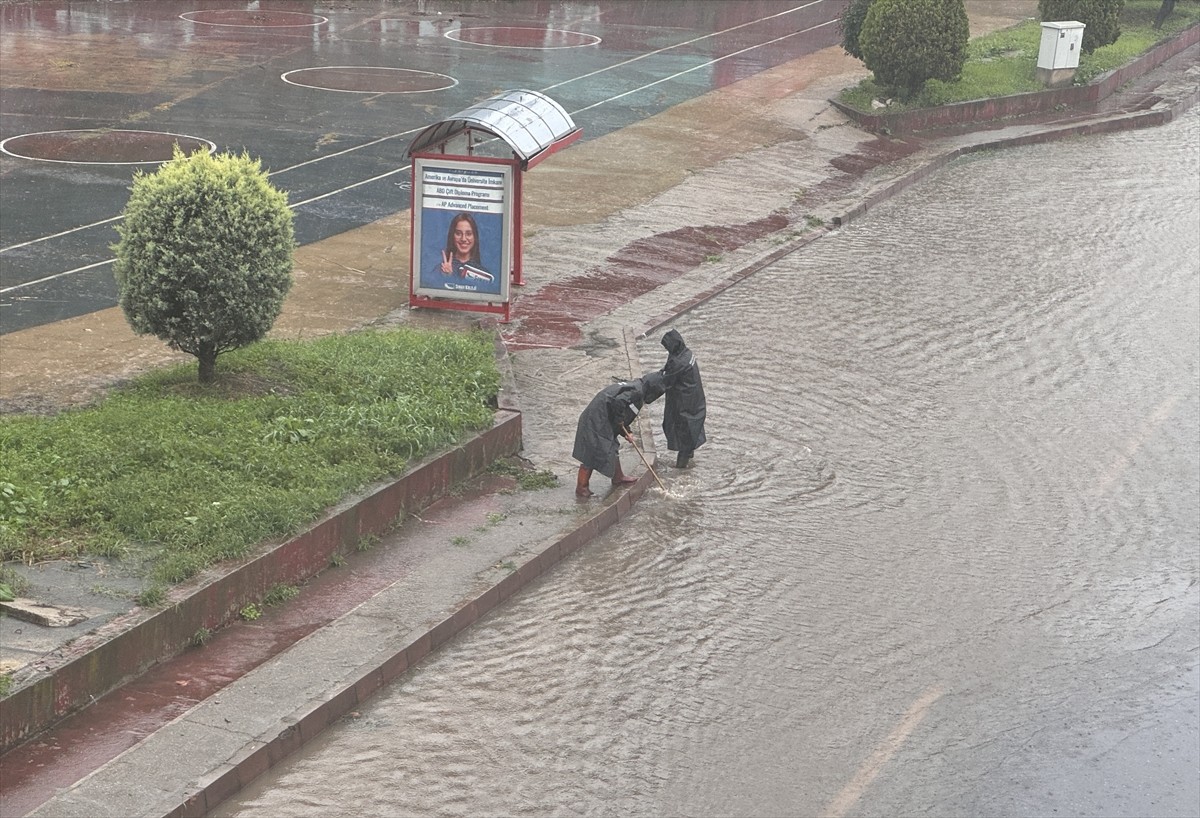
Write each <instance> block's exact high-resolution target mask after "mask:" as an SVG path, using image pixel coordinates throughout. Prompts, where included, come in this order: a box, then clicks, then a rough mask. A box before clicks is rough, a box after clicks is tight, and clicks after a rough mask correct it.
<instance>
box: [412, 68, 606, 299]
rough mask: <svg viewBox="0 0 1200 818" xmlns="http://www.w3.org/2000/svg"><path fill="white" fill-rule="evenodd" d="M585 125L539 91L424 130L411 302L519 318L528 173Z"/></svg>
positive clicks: (415, 191) (415, 192)
mask: <svg viewBox="0 0 1200 818" xmlns="http://www.w3.org/2000/svg"><path fill="white" fill-rule="evenodd" d="M581 136H583V131H582V129H580V128H579V127H577V126H576V125H575V123H574V122H573V121H572V120H571V117H570V115H568V114H567V112H566V111H565V110H563V108H562V106H561V105H559V104H558V103H557V102H555V101H554V100H552V99H550V98H549V97H547V96H546V95H545V94H541V93H539V92H537V91H522V90H516V91H505V92H504V93H501V94H497V95H496V96H493V97H489V98H488V99H485V100H483V101H482V102H479V103H476V104H475V105H472V106H471V107H469V108H467V109H465V110H463V111H459V112H458V113H457V114H454V115H453V116H452V117H449V118H448V119H444V120H442V121H441V122H437V123H435V124H433V125H430V126H429V127H427V128H425V129H424V130H422V131H421V132H420V133H418V134H417V135H416V137H415V138H414V139H413V140H412V142H411V143H410V144H409V146H408V157H409V158H410V159H411V160H412V173H413V184H412V253H411V254H410V258H411V259H412V262H411V268H410V276H409V306H410V307H432V308H436V309H453V310H470V311H474V312H487V313H496V314H499V315H502V316H503V318H502V320H503V321H505V322H507V321H508V320H509V318H510V316H511V304H512V293H511V285H518V286H519V285H521V284H523V283H524V279H523V277H522V274H521V255H522V254H521V243H522V238H521V235H522V231H521V179H522V174H523V173H524V172H525V171H527V170H529V169H531V168H533V167H534V166H536V165H538V164H540V163H541V162H543V161H545V160H546V159H548V158H549V157H550V156H552V155H554V154H555V153H557V152H558V151H560V150H562V149H563V148H565V147H567V146H568V145H570V144H572V143H574V142H575V141H577V140H578V139H579V138H580V137H581Z"/></svg>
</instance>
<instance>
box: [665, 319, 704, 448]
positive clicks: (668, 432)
mask: <svg viewBox="0 0 1200 818" xmlns="http://www.w3.org/2000/svg"><path fill="white" fill-rule="evenodd" d="M662 345H663V347H664V348H665V349H666V350H667V364H666V366H664V367H663V369H662V373H663V383H664V385H665V386H666V390H667V400H666V405H665V406H664V407H663V434H664V435H665V436H666V438H667V448H668V449H669V450H671V451H673V452H679V454H678V456H677V457H676V459H675V467H676V468H679V469H685V468H687V465H688V461H690V460H691V459H692V455H693V454H694V453H695V451H696V449H698V448H700V446H702V445H703V444H704V441H705V440H706V438H705V437H704V416H705V414H706V413H707V411H708V406H707V404H706V403H705V401H704V384H703V383H702V382H701V381H700V364H699V363H697V362H696V356H695V355H694V354H693V353H692V351H691V350H690V349H688V348H687V344H685V343H684V342H683V336H682V335H680V334H679V332H678V331H677V330H669V331H668V332H667V334H666V335H664V336H663V338H662Z"/></svg>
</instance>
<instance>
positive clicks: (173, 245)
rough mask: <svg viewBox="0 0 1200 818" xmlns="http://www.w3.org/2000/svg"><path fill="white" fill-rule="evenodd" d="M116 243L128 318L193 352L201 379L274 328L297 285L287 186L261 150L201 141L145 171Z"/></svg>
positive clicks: (119, 280)
mask: <svg viewBox="0 0 1200 818" xmlns="http://www.w3.org/2000/svg"><path fill="white" fill-rule="evenodd" d="M117 233H118V235H119V236H120V241H119V242H118V243H117V244H115V245H113V250H114V251H115V252H116V263H115V264H114V266H113V272H114V273H115V275H116V278H117V286H118V288H119V291H120V304H121V309H122V310H123V311H124V313H125V319H126V320H127V321H128V322H129V325H130V326H131V327H133V330H134V331H135V332H137V333H138V334H139V335H147V334H153V335H155V336H157V337H159V338H161V339H162V340H164V341H166V342H167V344H168V345H169V346H170V347H171V348H172V349H178V350H181V351H183V352H187V353H189V354H191V355H195V356H196V358H197V359H198V361H199V364H200V375H199V378H200V382H201V383H209V382H211V381H212V380H213V379H214V378H215V376H216V362H217V356H218V355H219V354H221V353H222V352H228V351H229V350H232V349H238V348H239V347H244V346H246V345H247V344H250V343H253V342H254V341H257V340H259V339H260V338H262V337H263V336H264V335H266V334H267V332H268V331H269V330H270V329H271V326H272V325H273V324H274V323H275V319H276V318H278V317H279V313H280V311H281V310H282V309H283V300H284V297H285V296H286V295H287V292H288V290H289V289H290V288H291V286H292V254H293V252H294V250H295V248H296V242H295V237H294V233H293V229H292V211H291V210H290V209H289V208H288V205H287V196H286V194H284V193H282V192H281V191H279V190H277V189H275V188H274V187H272V186H271V184H270V182H269V181H268V180H267V175H266V173H265V172H264V171H263V170H262V166H261V163H260V162H259V161H258V160H257V159H253V160H252V159H251V158H250V157H249V156H248V155H247V154H245V153H243V154H242V155H241V156H235V155H233V154H228V153H227V154H222V155H219V156H212V155H210V154H209V153H208V152H207V151H204V150H197V151H196V152H195V153H193V154H191V155H190V156H185V155H184V154H183V152H182V151H181V150H180V149H179V147H178V146H176V147H175V152H174V158H172V159H171V161H169V162H167V163H166V164H164V165H163V166H162V167H160V168H159V169H158V170H157V171H155V172H154V173H150V174H146V173H142V172H140V171H139V172H138V173H136V174H135V175H134V178H133V191H132V194H131V195H130V197H129V202H128V204H126V205H125V211H124V222H123V224H121V225H120V226H119V227H118V228H117Z"/></svg>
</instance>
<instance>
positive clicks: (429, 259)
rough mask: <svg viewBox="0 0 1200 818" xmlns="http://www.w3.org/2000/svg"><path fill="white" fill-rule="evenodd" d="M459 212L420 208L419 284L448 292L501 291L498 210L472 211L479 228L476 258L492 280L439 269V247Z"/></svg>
mask: <svg viewBox="0 0 1200 818" xmlns="http://www.w3.org/2000/svg"><path fill="white" fill-rule="evenodd" d="M461 212H462V211H459V210H441V209H437V208H432V207H424V208H422V209H421V255H420V259H421V265H420V268H419V269H420V271H421V277H420V285H421V286H422V287H428V288H431V289H437V290H445V291H447V292H472V293H491V294H494V295H500V286H501V284H502V283H503V276H504V275H505V272H504V270H503V269H502V267H503V266H504V263H503V241H504V216H503V214H501V213H472V214H471V216H472V217H473V218H474V219H475V224H476V225H477V226H478V228H479V236H478V240H479V258H480V261H481V262H482V266H483V269H484V270H486V271H487V272H489V273H491V275H492V280H491V281H479V280H472V279H467V278H462V277H459V276H446V275H443V274H442V272H441V265H442V251H443V250H445V249H446V236H447V233H448V232H449V230H450V222H451V220H453V218H454V217H455V216H457V215H458V214H459V213H461Z"/></svg>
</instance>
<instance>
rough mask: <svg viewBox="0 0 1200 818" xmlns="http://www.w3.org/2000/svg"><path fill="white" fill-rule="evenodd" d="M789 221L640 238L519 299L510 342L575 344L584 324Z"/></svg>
mask: <svg viewBox="0 0 1200 818" xmlns="http://www.w3.org/2000/svg"><path fill="white" fill-rule="evenodd" d="M788 224H789V220H788V217H787V215H786V214H785V213H782V212H777V213H772V214H770V215H769V216H766V217H764V218H762V219H756V220H755V221H752V222H748V223H746V224H737V225H705V226H702V227H682V228H680V229H678V230H672V231H668V232H665V233H659V234H656V235H653V236H648V237H646V238H642V239H638V240H637V241H634V242H631V243H630V244H628V245H626V246H625V247H623V248H621V249H620V250H618V251H617V252H616V253H614V254H613V255H611V256H609V257H608V258H607V259H605V263H604V264H603V266H601V267H599V268H595V269H593V270H591V271H589V272H587V273H585V274H584V275H580V276H574V277H572V278H568V279H565V280H562V281H556V282H553V283H551V284H548V285H546V286H545V287H543V288H542V289H541V290H539V291H538V292H536V293H534V294H533V295H531V296H529V297H528V298H522V299H520V300H518V301H517V302H516V303H515V305H514V306H515V309H514V313H513V314H514V318H516V319H517V320H518V325H517V327H516V329H515V330H513V331H512V332H510V333H506V334H505V344H506V345H507V347H508V349H509V351H510V352H515V351H519V350H524V349H546V348H557V349H565V348H567V347H571V346H575V345H576V344H577V343H579V341H580V340H581V339H582V338H583V333H582V331H581V329H580V326H581V325H583V324H585V323H587V322H588V321H591V320H593V319H594V318H597V317H599V316H601V315H604V314H605V313H608V312H611V311H612V310H614V309H616V308H617V307H619V306H621V305H622V304H626V303H628V302H629V301H632V300H634V299H635V298H637V297H639V296H641V295H645V294H646V293H648V292H650V291H651V290H654V289H656V288H658V287H661V286H662V285H664V284H666V283H668V282H670V281H674V280H675V279H677V278H679V277H680V276H682V275H684V274H685V273H688V272H690V271H692V270H694V269H696V268H697V267H699V266H700V265H701V264H705V263H708V262H710V261H717V260H719V259H720V257H721V256H722V255H724V254H725V253H729V252H732V251H734V250H737V249H739V248H741V247H744V246H746V245H747V244H750V243H751V242H753V241H756V240H758V239H761V238H763V237H764V236H767V235H770V234H771V233H774V232H777V231H779V230H783V229H784V228H786V227H787V226H788Z"/></svg>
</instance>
